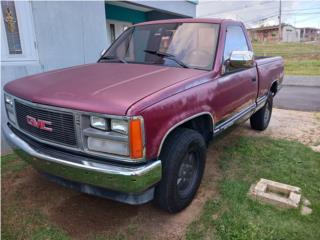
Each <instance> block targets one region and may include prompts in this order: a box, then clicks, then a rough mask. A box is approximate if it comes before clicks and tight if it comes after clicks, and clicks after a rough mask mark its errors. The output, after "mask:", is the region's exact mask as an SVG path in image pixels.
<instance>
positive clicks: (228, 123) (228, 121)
mask: <svg viewBox="0 0 320 240" xmlns="http://www.w3.org/2000/svg"><path fill="white" fill-rule="evenodd" d="M256 105H257V104H256V103H253V104H252V105H250V106H249V107H247V108H245V109H243V110H241V111H240V112H238V113H236V114H235V115H233V116H232V117H230V118H228V119H226V120H225V121H223V122H222V123H220V124H219V125H217V126H216V127H215V128H214V131H213V134H217V133H219V132H220V131H222V130H225V129H227V128H229V127H231V126H232V125H233V124H235V123H236V122H237V121H238V120H239V119H241V118H243V117H244V116H245V115H247V114H249V113H251V112H253V111H254V110H255V108H256Z"/></svg>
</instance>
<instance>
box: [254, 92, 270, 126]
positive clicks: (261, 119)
mask: <svg viewBox="0 0 320 240" xmlns="http://www.w3.org/2000/svg"><path fill="white" fill-rule="evenodd" d="M272 106H273V97H272V95H270V96H269V97H268V100H267V102H266V104H265V105H264V107H263V108H261V109H260V110H258V111H257V112H256V113H254V114H253V115H252V116H251V117H250V125H251V128H252V129H254V130H259V131H263V130H265V129H266V128H267V127H268V126H269V122H270V119H271V115H272Z"/></svg>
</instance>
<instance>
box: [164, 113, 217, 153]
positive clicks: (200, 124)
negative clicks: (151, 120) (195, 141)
mask: <svg viewBox="0 0 320 240" xmlns="http://www.w3.org/2000/svg"><path fill="white" fill-rule="evenodd" d="M180 128H189V129H193V130H195V131H197V132H199V133H200V134H201V135H202V136H203V138H204V140H205V141H206V143H207V144H208V143H209V142H210V140H211V139H212V136H213V119H212V116H210V115H209V114H204V115H200V116H197V117H195V118H192V119H190V120H188V121H186V122H184V123H182V124H180V125H178V126H177V127H176V128H174V129H172V130H171V131H170V133H169V134H168V135H167V136H165V139H164V142H163V144H161V145H160V149H159V154H160V151H162V149H163V146H164V145H165V144H166V142H167V140H168V139H169V138H170V135H171V134H172V133H173V132H174V131H176V130H177V129H180Z"/></svg>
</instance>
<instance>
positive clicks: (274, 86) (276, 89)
mask: <svg viewBox="0 0 320 240" xmlns="http://www.w3.org/2000/svg"><path fill="white" fill-rule="evenodd" d="M270 92H272V95H273V96H274V95H276V93H277V92H278V82H277V81H275V82H273V83H272V86H271V88H270Z"/></svg>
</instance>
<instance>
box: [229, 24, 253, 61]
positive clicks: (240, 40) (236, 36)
mask: <svg viewBox="0 0 320 240" xmlns="http://www.w3.org/2000/svg"><path fill="white" fill-rule="evenodd" d="M248 50H249V48H248V44H247V41H246V37H245V35H244V33H243V30H242V28H241V27H240V26H229V27H227V36H226V43H225V47H224V54H223V59H224V60H227V59H228V58H230V55H231V52H232V51H248Z"/></svg>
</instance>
